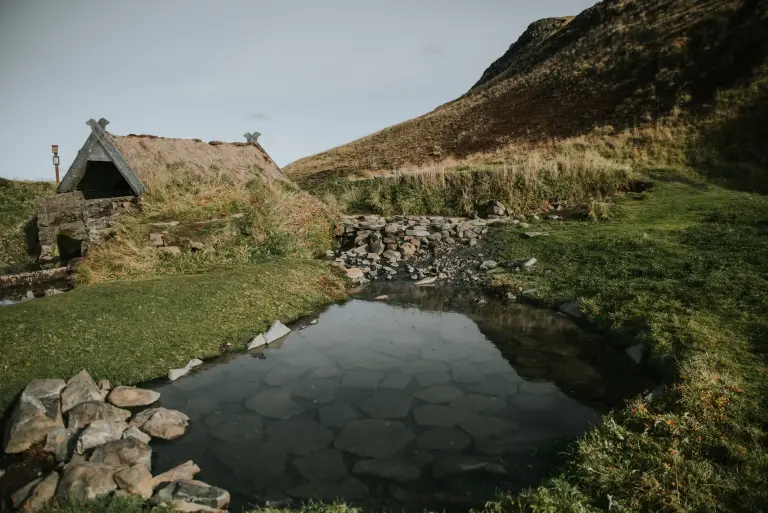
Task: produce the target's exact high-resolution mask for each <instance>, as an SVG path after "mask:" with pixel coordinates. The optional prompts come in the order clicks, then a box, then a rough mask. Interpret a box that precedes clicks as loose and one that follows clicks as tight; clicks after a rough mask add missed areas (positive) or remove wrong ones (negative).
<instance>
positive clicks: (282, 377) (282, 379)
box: [264, 366, 309, 387]
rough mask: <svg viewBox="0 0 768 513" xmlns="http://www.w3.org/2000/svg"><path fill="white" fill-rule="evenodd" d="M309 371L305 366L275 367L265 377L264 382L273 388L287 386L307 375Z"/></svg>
mask: <svg viewBox="0 0 768 513" xmlns="http://www.w3.org/2000/svg"><path fill="white" fill-rule="evenodd" d="M308 370H309V369H307V368H306V367H303V366H291V367H288V366H281V367H275V368H274V369H272V370H271V371H269V372H268V373H267V375H266V376H264V382H265V383H266V384H267V385H269V386H273V387H279V386H283V385H287V384H288V383H291V382H293V381H296V380H297V379H298V378H300V377H301V376H303V375H304V374H306V373H307V371H308Z"/></svg>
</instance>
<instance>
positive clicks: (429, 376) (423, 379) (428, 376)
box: [416, 370, 451, 388]
mask: <svg viewBox="0 0 768 513" xmlns="http://www.w3.org/2000/svg"><path fill="white" fill-rule="evenodd" d="M450 381H451V375H450V374H448V371H444V370H439V371H430V372H425V373H423V374H416V382H417V383H418V384H419V386H420V387H423V388H426V387H432V386H435V385H445V384H446V383H450Z"/></svg>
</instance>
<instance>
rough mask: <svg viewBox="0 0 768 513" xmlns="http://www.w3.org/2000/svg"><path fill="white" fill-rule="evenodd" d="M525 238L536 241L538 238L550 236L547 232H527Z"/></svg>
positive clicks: (524, 234)
mask: <svg viewBox="0 0 768 513" xmlns="http://www.w3.org/2000/svg"><path fill="white" fill-rule="evenodd" d="M523 237H525V238H526V239H534V238H536V237H549V234H548V233H546V232H525V233H523Z"/></svg>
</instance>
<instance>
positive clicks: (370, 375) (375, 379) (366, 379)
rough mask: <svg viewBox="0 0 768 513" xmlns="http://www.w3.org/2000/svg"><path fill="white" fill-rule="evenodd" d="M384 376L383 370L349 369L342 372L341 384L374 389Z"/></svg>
mask: <svg viewBox="0 0 768 513" xmlns="http://www.w3.org/2000/svg"><path fill="white" fill-rule="evenodd" d="M385 376H386V374H385V373H383V372H377V371H370V370H350V371H347V372H345V373H344V376H343V377H342V378H341V384H342V385H343V386H345V387H350V388H367V389H370V390H373V389H376V388H377V387H378V386H379V383H381V380H383V379H384V377H385Z"/></svg>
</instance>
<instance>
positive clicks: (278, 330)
mask: <svg viewBox="0 0 768 513" xmlns="http://www.w3.org/2000/svg"><path fill="white" fill-rule="evenodd" d="M290 332H291V328H289V327H288V326H286V325H285V324H283V323H282V322H280V321H275V322H274V324H272V327H271V328H269V330H268V331H267V332H266V333H265V334H264V339H265V340H266V341H267V344H271V343H272V342H275V341H276V340H279V339H281V338H283V337H284V336H286V335H288V334H289V333H290Z"/></svg>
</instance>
